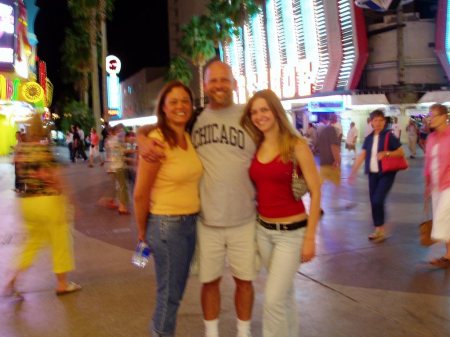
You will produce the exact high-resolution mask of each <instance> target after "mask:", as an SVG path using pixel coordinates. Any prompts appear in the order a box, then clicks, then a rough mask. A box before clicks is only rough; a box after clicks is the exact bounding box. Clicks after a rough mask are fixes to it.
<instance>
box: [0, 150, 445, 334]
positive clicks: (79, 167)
mask: <svg viewBox="0 0 450 337" xmlns="http://www.w3.org/2000/svg"><path fill="white" fill-rule="evenodd" d="M57 152H58V154H59V156H60V158H61V160H62V161H63V162H64V163H65V166H64V168H63V172H64V176H65V177H66V179H67V181H68V183H69V185H70V191H71V195H72V197H73V199H74V201H75V206H76V208H77V217H76V220H75V226H74V227H75V228H74V242H75V255H76V263H77V269H76V271H74V272H73V273H72V274H71V276H72V279H73V280H74V281H76V282H78V283H80V284H81V285H82V286H83V290H82V291H81V292H78V293H75V294H71V295H70V296H63V297H56V296H55V294H54V286H55V281H54V277H53V275H52V273H51V263H50V257H49V252H48V251H45V252H44V253H43V254H41V255H40V256H39V258H38V260H37V261H36V263H35V264H34V266H33V267H32V268H30V270H29V271H27V272H26V273H24V274H23V276H22V277H21V279H20V281H19V284H18V288H19V290H20V291H23V293H24V297H25V300H24V301H23V302H14V303H13V302H10V301H7V300H5V299H2V298H0V336H1V337H131V336H133V337H145V336H149V334H148V325H149V320H150V316H151V313H152V311H153V308H154V305H155V296H154V295H155V286H156V281H155V275H154V271H153V265H152V262H151V263H150V265H149V266H147V267H146V268H145V269H142V270H140V269H137V268H136V267H134V266H133V265H131V263H130V258H131V255H132V252H133V249H134V246H135V243H136V229H135V222H134V218H133V216H132V215H129V216H120V215H118V214H117V212H116V211H113V210H109V209H106V208H102V207H100V206H98V205H97V201H98V199H99V198H101V197H102V196H108V195H109V196H111V195H112V193H113V183H112V180H111V177H110V176H109V175H108V174H106V172H105V169H104V168H102V167H100V166H98V165H97V166H95V167H94V168H88V166H87V163H84V162H78V163H75V164H71V163H69V162H68V161H67V159H66V158H67V151H66V149H64V148H57ZM350 164H351V159H350V158H349V157H346V156H345V154H344V161H343V180H342V183H343V184H342V188H341V190H340V191H337V192H336V191H334V190H333V189H332V188H331V187H330V186H328V185H327V184H326V185H324V188H323V208H324V210H325V215H324V216H323V218H322V220H321V223H320V228H319V232H318V238H317V242H318V249H317V257H316V258H315V259H314V260H313V262H311V263H308V264H304V265H302V266H301V267H300V268H299V271H298V275H297V277H296V279H295V286H296V289H297V302H298V307H299V316H300V328H301V336H302V337H380V336H386V337H445V336H449V335H450V270H436V269H434V268H432V267H430V266H429V265H428V264H427V260H428V259H430V258H431V257H434V256H440V254H442V252H443V249H444V248H443V246H442V245H439V244H438V245H435V246H433V247H431V248H430V249H426V248H424V247H421V246H420V245H419V242H418V224H419V223H420V222H421V221H422V220H423V216H422V214H421V212H422V196H423V178H422V169H423V159H422V158H418V159H415V160H411V161H410V164H411V167H410V169H409V170H407V171H404V172H400V173H399V174H398V175H397V178H396V182H395V184H394V187H393V190H392V191H391V193H390V197H389V199H388V205H387V210H388V219H389V223H390V224H391V228H390V230H391V234H392V236H391V237H390V238H389V239H388V240H387V241H385V242H384V243H381V244H375V243H371V242H369V241H368V240H367V235H368V234H369V233H370V231H371V230H372V228H371V223H372V222H371V216H370V205H369V200H368V198H369V196H368V189H367V177H365V176H364V175H363V173H362V172H361V173H360V175H359V176H358V179H357V182H356V184H355V185H354V186H352V187H349V186H347V183H346V176H348V173H349V168H350ZM13 182H14V170H13V166H12V165H10V163H9V158H7V157H2V158H0V200H1V203H0V214H1V221H0V286H3V285H4V284H5V282H6V277H7V273H8V271H9V270H10V268H11V266H12V259H13V257H14V256H15V255H16V254H17V252H18V250H19V249H20V244H21V243H22V242H23V240H24V233H23V230H22V228H21V220H20V215H19V213H18V209H17V199H16V197H15V193H14V192H13V191H12V188H13V187H14V184H13ZM334 193H338V195H339V197H338V198H337V197H336V194H334ZM349 202H352V203H353V207H351V208H350V209H346V208H345V207H343V205H346V204H348V203H349ZM264 282H265V272H264V271H261V273H260V274H259V276H258V278H257V280H256V282H255V294H256V296H255V305H254V313H253V321H252V330H253V337H261V336H262V335H261V317H262V301H263V292H264V290H263V289H264ZM200 288H201V285H200V284H199V282H198V279H197V277H196V276H195V275H193V276H191V277H190V279H189V282H188V285H187V289H186V293H185V296H184V299H183V302H182V305H181V307H180V310H179V318H178V327H177V334H176V336H177V337H202V336H203V335H202V331H203V323H202V314H201V307H200ZM221 290H222V303H221V306H222V313H221V316H220V330H221V336H222V337H234V336H235V335H236V329H235V326H236V323H235V313H234V304H233V302H234V301H233V296H234V295H233V292H234V282H233V280H232V278H231V276H230V275H229V273H227V274H226V275H225V276H224V277H223V280H222V284H221Z"/></svg>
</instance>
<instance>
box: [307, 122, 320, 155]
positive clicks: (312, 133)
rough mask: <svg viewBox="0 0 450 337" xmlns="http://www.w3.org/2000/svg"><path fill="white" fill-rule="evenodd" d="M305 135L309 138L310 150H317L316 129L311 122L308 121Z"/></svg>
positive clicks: (314, 151)
mask: <svg viewBox="0 0 450 337" xmlns="http://www.w3.org/2000/svg"><path fill="white" fill-rule="evenodd" d="M306 137H307V138H308V140H309V144H310V147H311V151H312V152H313V153H316V152H317V130H316V128H315V127H314V124H313V123H308V129H307V130H306Z"/></svg>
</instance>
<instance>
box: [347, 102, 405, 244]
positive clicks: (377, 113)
mask: <svg viewBox="0 0 450 337" xmlns="http://www.w3.org/2000/svg"><path fill="white" fill-rule="evenodd" d="M370 116H371V121H372V127H373V132H372V133H371V134H369V135H368V136H367V137H366V138H365V139H364V143H363V146H362V150H361V153H360V154H359V156H358V158H357V159H356V161H355V163H354V164H353V167H352V171H351V174H350V178H349V180H350V182H353V181H354V180H355V177H356V174H357V171H358V169H359V168H360V167H361V165H362V163H363V162H364V164H365V165H364V172H365V173H366V174H367V175H368V177H369V194H370V205H371V208H372V219H373V225H374V226H375V231H374V232H373V233H371V234H370V235H369V236H368V238H369V240H371V241H373V242H377V243H379V242H382V241H384V240H385V239H386V238H387V234H386V231H385V224H386V223H385V209H384V205H385V202H386V197H387V195H388V193H389V191H390V190H391V187H392V185H393V184H394V180H395V175H396V172H385V173H384V172H382V170H381V159H382V158H384V157H390V156H391V157H401V156H404V152H403V148H402V146H401V144H400V141H399V139H398V138H397V137H389V139H388V144H387V145H388V146H387V148H388V150H387V151H385V150H384V142H385V138H386V136H387V135H388V134H389V133H390V131H388V130H386V128H385V126H386V119H385V116H384V112H383V111H382V110H374V111H372V112H371V114H370Z"/></svg>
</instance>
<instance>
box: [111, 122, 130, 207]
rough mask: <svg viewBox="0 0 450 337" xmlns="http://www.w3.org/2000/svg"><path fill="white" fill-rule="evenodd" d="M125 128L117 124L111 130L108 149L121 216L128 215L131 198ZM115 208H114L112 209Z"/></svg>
mask: <svg viewBox="0 0 450 337" xmlns="http://www.w3.org/2000/svg"><path fill="white" fill-rule="evenodd" d="M123 133H124V126H123V124H117V125H116V126H114V127H113V128H112V129H111V130H110V135H109V136H108V141H107V143H106V147H107V149H108V151H109V153H110V161H109V171H108V172H110V173H112V174H113V175H114V181H115V185H116V200H117V211H118V212H119V214H120V215H128V214H130V211H129V210H128V204H129V197H128V186H127V182H126V169H127V167H126V164H125V157H124V155H125V145H124V139H123ZM111 208H114V207H111Z"/></svg>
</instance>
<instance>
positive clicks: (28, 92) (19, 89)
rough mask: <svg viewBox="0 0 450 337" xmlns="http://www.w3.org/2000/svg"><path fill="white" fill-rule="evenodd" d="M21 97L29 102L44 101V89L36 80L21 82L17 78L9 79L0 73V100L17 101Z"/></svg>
mask: <svg viewBox="0 0 450 337" xmlns="http://www.w3.org/2000/svg"><path fill="white" fill-rule="evenodd" d="M21 98H23V99H24V100H25V101H27V102H30V103H38V102H41V101H44V89H43V88H42V87H41V86H40V85H39V83H36V82H25V83H21V81H20V79H18V78H15V79H13V80H11V79H9V78H6V77H5V76H3V75H0V100H2V101H8V100H9V101H18V100H20V99H21Z"/></svg>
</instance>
